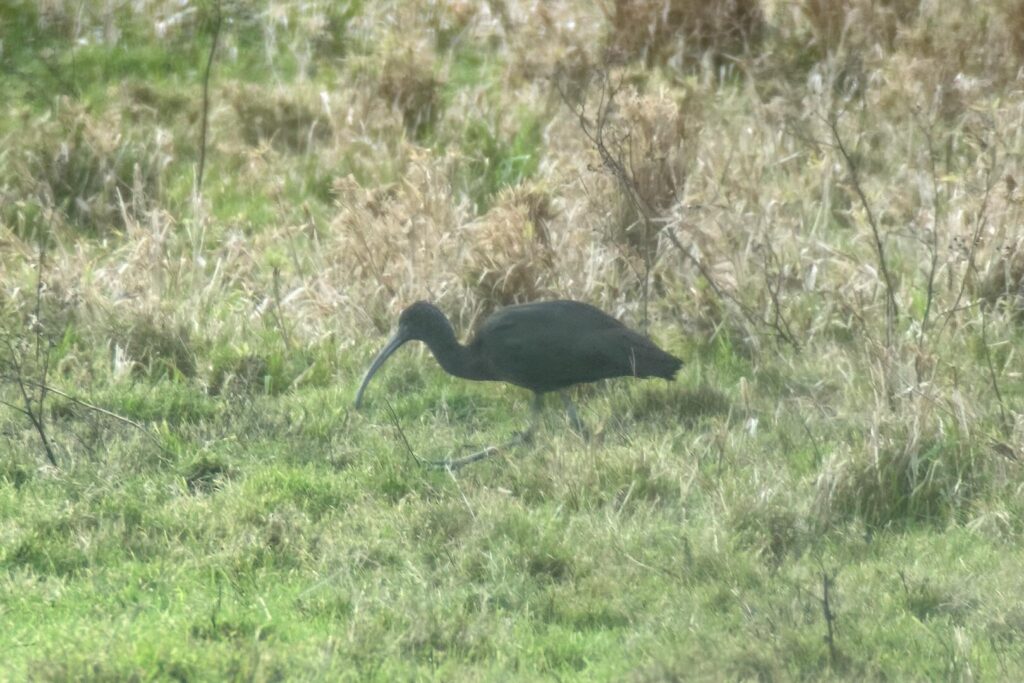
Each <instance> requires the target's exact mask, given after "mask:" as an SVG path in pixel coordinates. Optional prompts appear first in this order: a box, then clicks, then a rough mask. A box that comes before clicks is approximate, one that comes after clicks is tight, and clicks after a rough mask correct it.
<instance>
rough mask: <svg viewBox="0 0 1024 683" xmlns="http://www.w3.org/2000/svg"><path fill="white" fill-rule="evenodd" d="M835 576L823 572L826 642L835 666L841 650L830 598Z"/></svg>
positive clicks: (822, 605)
mask: <svg viewBox="0 0 1024 683" xmlns="http://www.w3.org/2000/svg"><path fill="white" fill-rule="evenodd" d="M834 581H835V577H832V576H829V575H828V573H827V572H824V571H823V572H822V573H821V590H822V597H821V609H822V612H824V615H825V627H826V629H827V632H826V633H825V642H826V643H828V658H829V663H830V664H831V665H832V666H833V667H834V666H835V665H836V663H837V662H838V660H839V650H838V649H837V648H836V635H835V621H836V614H835V612H833V611H832V603H831V600H830V598H829V596H830V593H831V589H832V585H833V582H834Z"/></svg>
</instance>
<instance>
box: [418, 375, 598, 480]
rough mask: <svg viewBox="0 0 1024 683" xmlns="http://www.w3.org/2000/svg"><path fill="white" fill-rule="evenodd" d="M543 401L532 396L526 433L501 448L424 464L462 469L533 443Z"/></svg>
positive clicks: (541, 397)
mask: <svg viewBox="0 0 1024 683" xmlns="http://www.w3.org/2000/svg"><path fill="white" fill-rule="evenodd" d="M543 399H544V395H543V394H539V393H538V394H534V395H533V400H532V401H531V402H530V426H529V427H527V428H526V431H523V432H519V433H518V434H516V435H515V436H513V437H512V438H511V439H510V440H509V441H507V442H506V443H504V444H502V445H501V446H488V447H487V448H484V449H483V450H480V451H477V452H476V453H472V454H470V455H466V456H463V457H461V458H455V459H449V460H429V461H426V464H427V465H429V466H431V467H443V468H445V469H449V470H457V469H459V468H460V467H464V466H466V465H468V464H470V463H474V462H477V461H479V460H483V459H484V458H489V457H491V456H492V455H495V454H496V453H498V451H502V450H505V449H507V448H512V447H514V446H518V445H520V444H524V443H530V442H531V441H533V434H534V432H536V431H537V424H538V423H539V422H540V411H541V408H542V407H543V404H544V400H543ZM570 405H572V404H570ZM574 414H575V413H574ZM577 419H578V418H577Z"/></svg>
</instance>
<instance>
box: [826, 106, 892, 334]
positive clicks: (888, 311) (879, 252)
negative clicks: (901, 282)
mask: <svg viewBox="0 0 1024 683" xmlns="http://www.w3.org/2000/svg"><path fill="white" fill-rule="evenodd" d="M826 123H827V124H828V127H829V128H830V129H831V130H832V138H833V140H835V143H836V148H837V149H839V153H840V154H841V155H842V157H843V160H844V161H845V162H846V170H847V171H848V172H849V174H850V182H851V183H852V184H853V189H854V192H856V193H857V197H858V198H859V199H860V203H861V206H863V207H864V213H865V215H866V217H867V220H868V226H869V227H870V228H871V236H872V238H873V239H874V243H875V256H877V258H878V267H879V270H881V271H882V279H883V280H884V282H885V293H886V307H885V322H886V329H885V340H886V346H891V345H892V341H893V336H894V334H895V326H896V321H897V319H898V318H899V306H898V305H897V303H896V283H895V281H894V279H893V276H892V273H891V272H890V271H889V262H888V259H886V257H885V244H884V242H883V240H882V231H881V229H880V228H879V226H878V221H877V220H876V219H875V213H874V211H872V210H871V203H870V202H868V198H867V196H866V195H865V194H864V188H863V186H862V185H861V182H860V173H859V172H858V169H857V163H856V162H855V161H854V160H853V157H851V156H850V153H849V151H847V149H846V145H845V144H843V138H842V136H841V135H840V134H839V127H838V124H837V121H836V119H834V118H830V119H826Z"/></svg>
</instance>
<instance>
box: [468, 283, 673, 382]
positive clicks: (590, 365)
mask: <svg viewBox="0 0 1024 683" xmlns="http://www.w3.org/2000/svg"><path fill="white" fill-rule="evenodd" d="M467 348H468V350H469V354H470V356H471V357H473V358H476V359H480V360H482V361H483V363H482V369H483V370H484V372H485V373H486V374H487V375H488V376H487V377H481V378H480V379H493V380H502V381H505V382H508V383H510V384H515V385H517V386H520V387H523V388H524V389H529V390H530V391H533V392H535V393H540V394H543V393H546V392H549V391H558V390H561V389H565V388H567V387H570V386H572V385H574V384H583V383H586V382H596V381H597V380H601V379H608V378H611V377H627V376H628V377H663V378H665V379H672V377H674V376H675V373H676V371H677V370H678V369H679V367H680V366H681V365H682V363H681V362H680V361H679V359H677V358H675V357H674V356H671V355H670V354H668V353H665V352H664V351H662V350H661V349H659V348H658V347H657V346H655V344H654V342H652V341H651V340H650V339H648V338H647V337H645V336H643V335H641V334H639V333H637V332H634V331H633V330H631V329H629V328H628V327H626V326H625V325H623V324H622V323H620V322H619V321H618V320H616V319H615V318H613V317H611V316H610V315H607V314H606V313H604V312H602V311H601V310H599V309H597V308H594V307H593V306H590V305H589V304H584V303H580V302H578V301H543V302H539V303H530V304H521V305H519V306H509V307H508V308H503V309H501V310H500V311H498V312H496V313H494V314H493V315H492V316H490V317H489V318H487V320H485V321H484V323H483V325H482V326H481V327H480V329H479V331H477V333H476V335H475V336H474V337H473V339H472V341H470V343H469V344H468V345H467ZM453 374H456V373H453Z"/></svg>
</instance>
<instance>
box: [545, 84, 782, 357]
mask: <svg viewBox="0 0 1024 683" xmlns="http://www.w3.org/2000/svg"><path fill="white" fill-rule="evenodd" d="M601 76H602V77H603V81H602V84H601V92H600V95H599V99H598V103H597V113H596V116H597V120H596V123H595V122H591V121H590V120H589V119H588V118H587V113H586V105H585V104H583V103H582V102H581V103H580V104H574V103H573V101H572V98H570V96H569V93H567V92H566V91H565V89H564V88H563V87H562V84H561V82H560V81H559V80H558V79H557V78H556V79H554V84H555V88H556V89H557V90H558V93H559V95H560V96H561V98H562V101H563V102H564V103H565V105H566V106H567V107H568V108H569V110H570V111H572V112H573V114H575V116H576V118H577V120H578V121H579V126H580V130H581V131H582V132H583V134H584V136H586V138H587V139H588V140H590V142H591V143H592V144H593V145H594V148H595V149H596V150H597V153H598V155H599V156H600V157H601V163H602V165H603V166H604V167H605V168H606V169H607V170H608V172H609V173H610V174H611V175H612V177H614V178H615V180H616V181H617V183H618V184H619V187H620V188H621V190H622V192H623V194H624V195H625V197H626V199H627V200H628V201H629V203H630V205H631V206H632V207H633V210H634V211H635V212H636V214H637V216H638V218H639V220H641V221H643V223H644V239H645V241H646V240H649V237H650V235H651V232H650V231H651V227H652V226H653V225H654V224H655V221H654V219H653V218H652V216H653V214H654V213H655V212H654V210H653V208H652V207H651V206H649V205H648V204H647V202H646V201H645V200H644V198H643V195H642V194H641V193H640V191H639V188H638V187H637V185H636V177H635V174H631V173H630V171H629V169H627V168H626V166H625V164H623V162H622V161H621V160H620V159H618V158H616V156H615V155H614V154H612V152H611V150H609V149H608V145H607V144H606V142H605V137H604V133H605V128H606V126H607V123H608V116H609V114H610V111H611V109H612V105H613V103H614V99H615V95H616V94H617V93H618V90H619V88H620V87H621V85H622V84H621V82H619V83H615V84H613V83H612V80H611V76H610V75H609V74H608V71H607V70H603V71H602V72H601ZM658 233H660V234H664V235H665V236H666V237H667V238H668V240H669V242H670V243H671V244H672V246H674V247H675V248H676V249H678V250H679V251H680V253H682V254H683V256H684V257H685V258H686V259H687V260H689V261H690V262H691V263H693V265H694V266H695V267H696V268H697V271H698V272H699V273H700V275H701V277H703V278H704V280H706V281H707V283H708V285H709V286H710V287H711V289H712V291H713V292H714V293H715V295H716V296H718V297H719V298H720V299H723V300H726V301H729V302H731V303H732V304H733V305H735V306H736V307H737V308H738V309H739V310H740V312H741V313H742V314H743V317H745V318H746V319H747V321H748V322H749V323H750V324H751V325H753V326H754V327H759V326H762V325H768V326H770V327H771V328H772V329H774V330H775V333H776V335H777V336H778V337H779V338H780V339H782V340H783V341H785V342H786V343H788V344H789V345H791V346H792V347H793V348H794V349H795V350H797V351H799V350H800V343H799V342H798V341H797V340H796V339H795V338H794V336H793V335H792V333H791V332H789V331H788V329H786V328H788V324H785V320H784V319H782V321H781V323H782V324H780V321H779V319H776V321H775V322H768V321H766V320H764V319H763V318H760V317H759V316H757V315H756V314H755V313H754V312H753V311H752V310H751V309H750V308H749V307H748V306H746V305H745V304H744V303H743V302H741V301H740V300H739V299H738V298H737V297H735V296H733V295H732V294H731V293H728V292H726V291H725V290H724V289H723V288H722V287H721V286H719V284H718V282H717V281H716V280H715V278H714V276H713V275H712V274H711V272H710V271H709V270H708V269H707V267H706V266H705V265H704V264H703V263H701V261H700V260H699V259H698V258H697V257H696V256H694V255H693V254H692V253H691V252H690V250H689V249H687V248H686V247H684V246H683V244H682V243H681V242H680V241H679V238H678V237H676V235H675V234H674V232H673V231H672V230H665V229H664V227H662V228H656V231H655V234H658ZM644 265H645V270H644V274H643V278H642V279H641V284H642V292H643V296H644V298H645V300H644V302H643V306H644V311H643V315H644V319H645V320H646V318H647V302H646V297H647V292H648V282H647V280H648V279H649V277H650V271H651V264H650V263H648V262H647V261H645V263H644Z"/></svg>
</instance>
